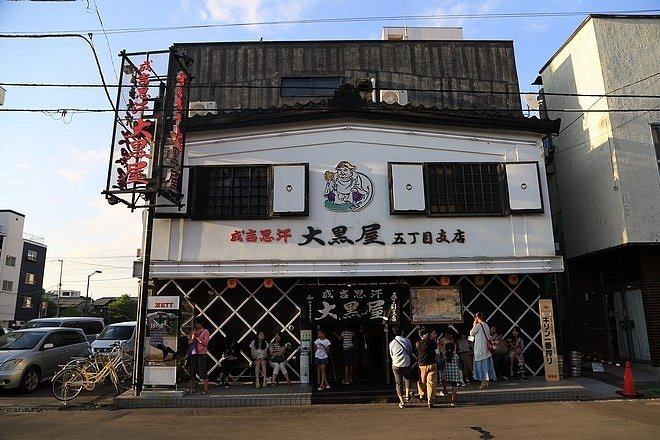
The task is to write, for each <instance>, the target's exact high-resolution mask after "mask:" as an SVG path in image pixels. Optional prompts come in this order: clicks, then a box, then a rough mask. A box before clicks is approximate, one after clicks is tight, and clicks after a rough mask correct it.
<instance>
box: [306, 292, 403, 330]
mask: <svg viewBox="0 0 660 440" xmlns="http://www.w3.org/2000/svg"><path fill="white" fill-rule="evenodd" d="M313 297H314V301H313V310H314V313H313V316H312V317H313V319H314V320H315V321H316V322H321V323H326V324H327V323H332V322H337V321H359V320H367V321H368V320H374V319H383V317H387V316H389V315H390V314H391V308H392V306H393V305H396V303H397V292H396V291H395V290H394V288H393V287H389V286H377V287H367V286H355V287H348V286H336V287H335V286H333V287H325V288H320V289H318V290H316V291H315V292H314V293H313Z"/></svg>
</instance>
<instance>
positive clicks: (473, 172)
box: [426, 163, 505, 215]
mask: <svg viewBox="0 0 660 440" xmlns="http://www.w3.org/2000/svg"><path fill="white" fill-rule="evenodd" d="M426 176H427V197H428V201H427V206H428V209H429V214H430V215H470V214H471V215H497V214H504V213H505V208H504V201H505V193H504V190H505V188H504V185H503V182H504V177H503V170H502V166H501V165H500V164H498V163H427V164H426Z"/></svg>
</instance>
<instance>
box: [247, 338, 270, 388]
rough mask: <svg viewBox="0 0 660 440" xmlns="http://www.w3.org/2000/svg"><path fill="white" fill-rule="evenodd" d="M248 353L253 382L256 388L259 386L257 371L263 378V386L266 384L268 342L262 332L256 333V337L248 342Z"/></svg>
mask: <svg viewBox="0 0 660 440" xmlns="http://www.w3.org/2000/svg"><path fill="white" fill-rule="evenodd" d="M250 353H251V354H252V362H253V363H254V383H255V386H256V387H257V388H259V387H260V386H261V383H260V382H259V372H261V375H262V377H263V378H264V387H266V386H267V385H268V371H267V368H268V342H266V335H265V333H264V332H259V333H258V334H257V339H255V340H254V341H252V342H251V343H250Z"/></svg>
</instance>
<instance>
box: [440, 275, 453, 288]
mask: <svg viewBox="0 0 660 440" xmlns="http://www.w3.org/2000/svg"><path fill="white" fill-rule="evenodd" d="M450 282H451V278H450V277H446V276H445V277H440V285H441V286H448V285H449V283H450Z"/></svg>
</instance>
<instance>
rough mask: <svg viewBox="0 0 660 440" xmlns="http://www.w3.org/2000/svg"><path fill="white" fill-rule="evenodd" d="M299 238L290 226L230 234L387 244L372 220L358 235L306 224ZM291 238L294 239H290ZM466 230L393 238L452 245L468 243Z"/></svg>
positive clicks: (248, 238)
mask: <svg viewBox="0 0 660 440" xmlns="http://www.w3.org/2000/svg"><path fill="white" fill-rule="evenodd" d="M299 237H300V239H299V240H298V241H296V240H293V234H292V230H291V228H277V229H274V230H273V229H271V228H266V229H257V228H246V229H240V230H239V229H236V230H234V231H233V232H232V233H231V234H230V237H229V241H230V242H245V243H265V244H268V243H277V242H280V243H289V242H290V241H292V242H296V243H297V244H298V246H307V245H309V244H317V245H319V246H354V245H359V244H363V245H370V244H374V245H381V246H384V245H385V239H384V238H381V225H380V224H379V223H372V224H369V225H364V226H361V227H360V232H359V235H358V234H356V235H354V236H349V235H348V227H346V226H344V225H339V226H335V227H333V228H331V229H330V230H329V231H325V233H324V231H323V230H321V229H319V228H317V227H314V226H307V231H306V232H304V233H301V234H300V236H299ZM290 239H291V240H290ZM466 240H467V239H466V236H465V231H463V230H461V229H456V231H454V232H447V231H445V230H444V229H440V230H439V231H436V232H432V231H422V232H419V231H412V232H394V234H393V236H392V237H391V241H390V244H392V245H420V244H421V245H424V244H426V245H434V244H435V245H438V244H439V245H442V244H445V245H452V244H465V242H466Z"/></svg>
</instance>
